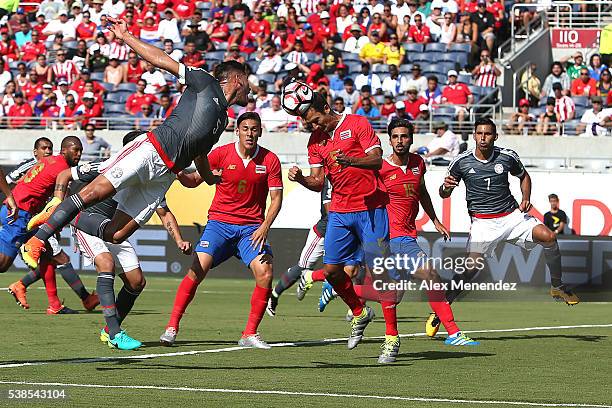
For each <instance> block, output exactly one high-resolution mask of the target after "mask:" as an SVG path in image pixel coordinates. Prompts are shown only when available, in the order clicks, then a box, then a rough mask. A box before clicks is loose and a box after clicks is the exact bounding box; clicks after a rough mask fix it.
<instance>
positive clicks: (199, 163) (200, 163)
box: [193, 154, 221, 186]
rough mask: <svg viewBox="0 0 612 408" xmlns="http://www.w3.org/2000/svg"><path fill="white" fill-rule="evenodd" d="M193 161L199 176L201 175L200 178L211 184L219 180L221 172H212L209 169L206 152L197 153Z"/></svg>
mask: <svg viewBox="0 0 612 408" xmlns="http://www.w3.org/2000/svg"><path fill="white" fill-rule="evenodd" d="M193 162H194V163H195V166H196V169H197V170H198V173H199V174H200V177H202V180H204V182H206V184H208V185H209V186H212V185H213V184H218V183H220V182H221V174H220V173H214V172H213V171H212V170H211V169H210V162H209V161H208V156H207V155H206V154H201V155H199V156H198V157H196V158H195V160H194V161H193Z"/></svg>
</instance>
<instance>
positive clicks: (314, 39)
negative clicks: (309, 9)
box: [301, 24, 323, 54]
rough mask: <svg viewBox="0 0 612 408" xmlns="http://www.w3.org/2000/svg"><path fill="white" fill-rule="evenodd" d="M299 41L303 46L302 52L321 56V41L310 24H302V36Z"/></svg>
mask: <svg viewBox="0 0 612 408" xmlns="http://www.w3.org/2000/svg"><path fill="white" fill-rule="evenodd" d="M301 40H302V44H303V45H304V52H313V53H315V54H321V53H322V52H323V44H322V43H321V39H320V38H319V37H318V36H317V34H315V32H314V30H313V29H312V26H311V25H310V24H304V36H303V37H302V38H301Z"/></svg>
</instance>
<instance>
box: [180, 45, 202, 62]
mask: <svg viewBox="0 0 612 408" xmlns="http://www.w3.org/2000/svg"><path fill="white" fill-rule="evenodd" d="M183 51H184V54H183V58H182V59H181V62H182V63H183V64H184V65H186V66H188V67H201V66H202V65H204V64H205V63H206V61H205V60H204V58H202V53H201V52H200V51H198V50H196V47H195V43H194V42H193V41H189V42H187V43H185V47H184V49H183Z"/></svg>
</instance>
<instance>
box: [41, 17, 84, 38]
mask: <svg viewBox="0 0 612 408" xmlns="http://www.w3.org/2000/svg"><path fill="white" fill-rule="evenodd" d="M60 33H61V34H62V35H63V36H64V41H72V40H74V39H75V38H76V28H75V27H74V25H73V24H72V23H71V22H70V21H68V12H67V11H66V10H60V11H59V17H58V19H57V20H51V21H50V22H49V24H47V26H46V27H45V28H44V30H43V34H44V35H48V36H49V38H48V40H49V41H53V40H54V39H55V34H60Z"/></svg>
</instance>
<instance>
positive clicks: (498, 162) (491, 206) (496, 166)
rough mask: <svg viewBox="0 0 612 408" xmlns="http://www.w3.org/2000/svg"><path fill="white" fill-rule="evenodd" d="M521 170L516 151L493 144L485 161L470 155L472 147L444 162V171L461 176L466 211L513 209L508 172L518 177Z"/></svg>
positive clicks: (490, 211) (484, 211) (520, 174)
mask: <svg viewBox="0 0 612 408" xmlns="http://www.w3.org/2000/svg"><path fill="white" fill-rule="evenodd" d="M524 173H525V168H524V167H523V163H521V160H520V159H519V157H518V155H517V154H516V153H515V152H514V151H512V150H510V149H504V148H500V147H494V149H493V155H492V156H491V157H490V158H489V160H487V161H482V160H479V159H477V158H476V156H474V149H470V150H468V151H466V152H465V153H462V154H460V155H459V156H457V157H456V158H455V159H454V160H453V161H452V162H451V164H450V165H449V166H448V174H449V175H451V176H453V177H454V178H455V179H457V181H460V180H463V182H464V183H465V189H466V193H465V196H466V200H467V207H468V212H469V213H470V215H473V214H501V213H506V212H511V211H514V210H515V209H516V208H517V207H518V204H517V202H516V200H515V199H514V197H513V196H512V193H510V184H509V182H508V174H511V175H513V176H516V177H522V176H523V174H524Z"/></svg>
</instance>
